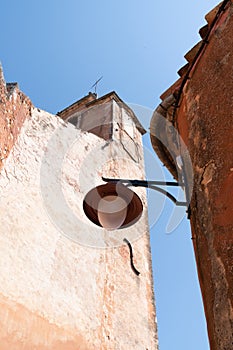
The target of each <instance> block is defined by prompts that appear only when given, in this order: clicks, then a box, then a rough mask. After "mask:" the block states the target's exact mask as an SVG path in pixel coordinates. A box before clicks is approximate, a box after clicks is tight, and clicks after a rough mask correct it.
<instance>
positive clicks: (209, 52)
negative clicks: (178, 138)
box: [177, 4, 233, 350]
mask: <svg viewBox="0 0 233 350" xmlns="http://www.w3.org/2000/svg"><path fill="white" fill-rule="evenodd" d="M232 38H233V6H232V4H231V6H230V8H229V9H228V10H227V11H226V12H225V13H224V14H223V16H222V18H221V21H220V22H219V23H218V26H217V27H216V28H215V30H214V33H213V34H212V35H211V38H210V40H209V43H208V45H207V48H206V49H205V51H204V53H203V55H202V57H201V58H200V60H199V62H198V64H197V66H196V67H195V70H194V71H193V72H192V75H191V79H190V80H189V82H188V84H187V86H186V88H185V90H184V93H183V99H182V103H181V106H180V108H179V111H178V116H177V122H178V129H179V132H180V134H181V135H182V137H183V139H184V140H185V141H186V143H187V145H188V149H189V152H190V155H191V158H192V162H193V169H194V190H193V196H192V201H191V227H192V234H193V244H194V249H195V254H196V262H197V268H198V274H199V280H200V285H201V290H202V295H203V300H204V307H205V312H206V318H207V325H208V332H209V339H210V345H211V349H212V350H230V349H232V348H233V336H232V334H233V200H232V198H233V49H232Z"/></svg>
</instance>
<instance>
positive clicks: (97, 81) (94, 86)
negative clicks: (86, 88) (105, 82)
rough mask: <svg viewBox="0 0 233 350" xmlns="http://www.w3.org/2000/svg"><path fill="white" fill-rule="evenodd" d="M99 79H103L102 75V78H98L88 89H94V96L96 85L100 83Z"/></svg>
mask: <svg viewBox="0 0 233 350" xmlns="http://www.w3.org/2000/svg"><path fill="white" fill-rule="evenodd" d="M101 79H103V75H102V77H100V78H99V79H98V80H96V82H95V84H93V85H92V86H91V88H90V89H93V88H95V94H96V90H97V85H98V83H99V82H100V80H101Z"/></svg>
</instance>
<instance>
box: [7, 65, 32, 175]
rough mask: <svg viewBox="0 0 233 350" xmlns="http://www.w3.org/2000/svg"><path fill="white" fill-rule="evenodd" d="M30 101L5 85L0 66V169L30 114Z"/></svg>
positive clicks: (16, 86)
mask: <svg viewBox="0 0 233 350" xmlns="http://www.w3.org/2000/svg"><path fill="white" fill-rule="evenodd" d="M31 106H32V103H31V101H30V100H29V99H28V98H27V97H26V96H25V95H24V94H23V93H22V92H21V91H20V90H19V88H18V85H17V84H15V83H13V84H6V83H5V80H4V77H3V72H2V67H1V66H0V130H1V133H0V168H1V167H2V162H3V160H4V159H6V158H7V157H8V155H9V153H10V150H11V148H12V146H13V145H14V143H15V141H16V140H17V137H18V135H19V133H20V129H21V127H22V125H23V122H24V120H25V119H26V118H28V117H29V116H30V114H31Z"/></svg>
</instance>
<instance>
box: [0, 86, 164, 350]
mask: <svg viewBox="0 0 233 350" xmlns="http://www.w3.org/2000/svg"><path fill="white" fill-rule="evenodd" d="M12 103H14V100H13V99H12ZM144 132H145V131H144V129H143V127H142V126H141V124H140V122H139V121H138V119H137V117H136V116H135V114H134V113H133V111H132V110H131V109H130V108H129V107H128V106H127V105H126V104H125V103H124V102H123V101H122V100H121V99H120V98H119V97H118V95H117V94H116V93H115V92H111V93H109V94H107V95H105V96H103V97H100V98H97V96H96V95H95V94H93V93H90V94H89V95H87V96H86V97H84V98H82V99H81V100H79V101H77V102H75V103H74V104H72V105H71V106H69V107H67V108H66V109H64V110H63V111H61V112H59V113H58V115H57V116H55V115H51V114H49V113H47V112H45V111H42V110H39V109H38V108H35V107H33V106H32V107H31V116H30V117H26V119H25V121H24V123H23V126H22V128H21V129H20V132H19V136H18V139H17V141H16V142H15V144H14V146H13V147H12V149H11V152H10V154H9V156H8V158H7V159H6V160H5V162H4V164H3V168H2V170H1V177H0V188H1V202H0V223H1V228H2V229H1V239H0V253H1V254H0V303H1V308H0V323H1V327H0V350H3V349H4V350H5V349H6V348H8V349H17V350H31V349H38V350H92V349H101V350H105V349H106V350H110V349H111V350H113V349H114V350H119V349H124V350H132V349H135V350H142V349H145V350H146V349H147V350H154V349H157V347H158V345H157V327H156V321H155V305H154V295H153V282H152V271H151V253H150V243H149V228H148V221H147V201H146V193H145V191H144V190H143V189H138V188H137V189H136V190H134V192H133V193H135V194H134V195H135V196H137V198H138V200H139V201H140V203H141V205H142V208H143V209H142V211H141V212H140V215H139V216H138V218H137V220H136V222H132V223H131V222H130V219H129V221H128V224H127V225H125V227H124V226H121V227H119V229H114V230H108V229H106V228H103V226H101V224H99V225H98V224H96V223H95V222H93V220H90V218H89V217H88V216H87V215H86V213H85V211H84V204H83V203H84V198H85V197H86V195H87V194H88V193H89V192H90V191H91V190H92V189H93V188H97V187H98V186H101V185H103V184H104V182H103V180H102V177H104V176H107V177H128V178H132V179H133V178H141V179H143V178H144V177H145V174H144V160H143V149H142V134H143V133H144ZM127 190H129V191H131V190H130V189H128V188H127V189H126V190H125V192H126V191H127ZM137 203H139V202H137ZM127 208H128V207H127ZM130 208H131V209H130V210H129V209H127V210H128V212H129V211H131V210H134V208H133V206H132V207H130ZM127 215H128V214H127ZM3 228H4V229H3Z"/></svg>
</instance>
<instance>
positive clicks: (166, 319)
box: [0, 0, 218, 350]
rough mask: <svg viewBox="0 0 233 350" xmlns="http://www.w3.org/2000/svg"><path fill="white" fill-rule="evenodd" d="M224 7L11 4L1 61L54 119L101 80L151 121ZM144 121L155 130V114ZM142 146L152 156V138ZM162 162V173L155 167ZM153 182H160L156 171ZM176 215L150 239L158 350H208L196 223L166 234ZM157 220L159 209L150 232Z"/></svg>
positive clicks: (135, 1)
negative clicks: (209, 16)
mask: <svg viewBox="0 0 233 350" xmlns="http://www.w3.org/2000/svg"><path fill="white" fill-rule="evenodd" d="M216 4H218V1H206V2H203V1H201V0H198V1H191V0H187V1H183V0H177V1H175V2H174V1H171V0H168V1H154V0H145V1H139V0H124V1H123V0H118V1H117V2H113V1H107V0H99V1H97V0H89V1H84V0H83V1H80V0H66V1H62V0H56V1H55V0H47V1H45V0H41V1H38V2H35V1H31V0H30V1H29V0H22V1H16V0H12V1H4V2H3V3H2V5H1V13H0V18H1V28H2V30H1V34H0V36H1V41H0V42H1V44H0V60H1V62H2V65H3V69H4V74H5V78H6V80H7V81H8V82H11V81H17V82H18V83H19V85H20V88H21V90H22V91H23V92H24V93H25V94H26V95H28V96H29V97H30V98H31V100H32V102H33V103H34V105H36V106H37V107H40V108H42V109H44V110H47V111H49V112H52V113H56V112H58V111H59V110H61V109H63V108H65V107H66V106H68V105H70V104H71V103H73V102H74V101H75V100H77V99H79V98H81V97H83V96H84V95H86V94H87V93H88V92H89V91H90V87H91V86H92V84H93V83H94V82H95V81H96V80H97V79H98V78H99V77H101V76H103V79H102V80H101V82H100V83H99V85H98V91H97V92H98V94H99V95H100V96H101V95H103V94H105V93H108V92H109V91H112V90H115V91H116V92H117V93H118V94H119V96H120V97H121V98H122V99H123V100H124V101H125V102H126V103H132V104H137V105H141V106H143V108H144V109H146V110H147V111H152V110H153V109H154V108H155V107H156V106H157V105H158V104H159V101H160V100H159V96H160V95H161V94H162V92H163V91H164V90H166V89H167V88H168V87H169V86H170V85H171V84H172V83H173V82H174V81H175V80H176V79H177V78H178V76H177V73H176V72H177V71H178V70H179V68H180V67H181V66H183V65H184V64H185V60H184V58H183V56H184V54H185V53H186V52H187V51H188V50H189V49H190V48H191V47H192V46H193V45H194V44H195V43H196V42H198V41H199V40H200V37H199V35H198V30H199V28H201V27H202V26H203V25H205V23H206V22H205V20H204V16H205V14H206V13H207V12H208V11H209V10H210V9H212V8H213V7H214V6H215V5H216ZM141 119H142V122H143V124H144V126H145V127H147V126H148V123H149V119H150V113H149V112H148V113H146V115H145V116H143V117H142V116H141ZM144 143H145V148H146V149H147V153H148V154H149V152H152V150H151V146H150V142H149V137H148V136H146V137H145V139H144ZM151 154H153V152H152V153H151ZM153 157H154V155H153ZM154 162H155V163H156V164H158V162H157V160H156V158H155V157H154ZM156 166H157V165H155V168H156ZM150 168H151V167H150ZM163 171H165V170H164V169H163ZM166 174H167V173H166ZM166 176H169V175H168V174H167V175H166ZM148 177H151V178H152V177H154V178H155V177H156V174H155V173H154V174H153V171H152V173H150V174H148ZM153 196H155V195H154V194H150V196H149V200H150V201H151V203H154V201H156V200H157V197H153ZM172 210H173V204H170V203H166V209H165V210H164V211H163V213H161V215H159V218H158V220H157V222H156V223H155V225H152V226H153V227H152V229H151V246H152V256H153V270H154V285H155V295H156V303H157V318H158V327H159V342H160V350H171V349H177V350H187V349H189V350H194V349H195V350H196V349H199V350H207V349H209V345H208V341H207V335H206V324H205V320H204V316H203V307H202V303H201V296H200V290H199V286H198V281H197V275H196V267H195V260H194V256H193V249H192V242H191V234H190V228H189V223H188V221H187V220H185V219H184V220H183V221H182V222H181V224H180V225H179V226H178V227H177V229H176V230H174V231H173V232H172V233H171V234H166V233H165V232H166V226H167V218H168V217H169V216H170V215H171V213H172ZM153 215H154V206H153V205H151V207H150V220H151V222H154V217H153Z"/></svg>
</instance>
